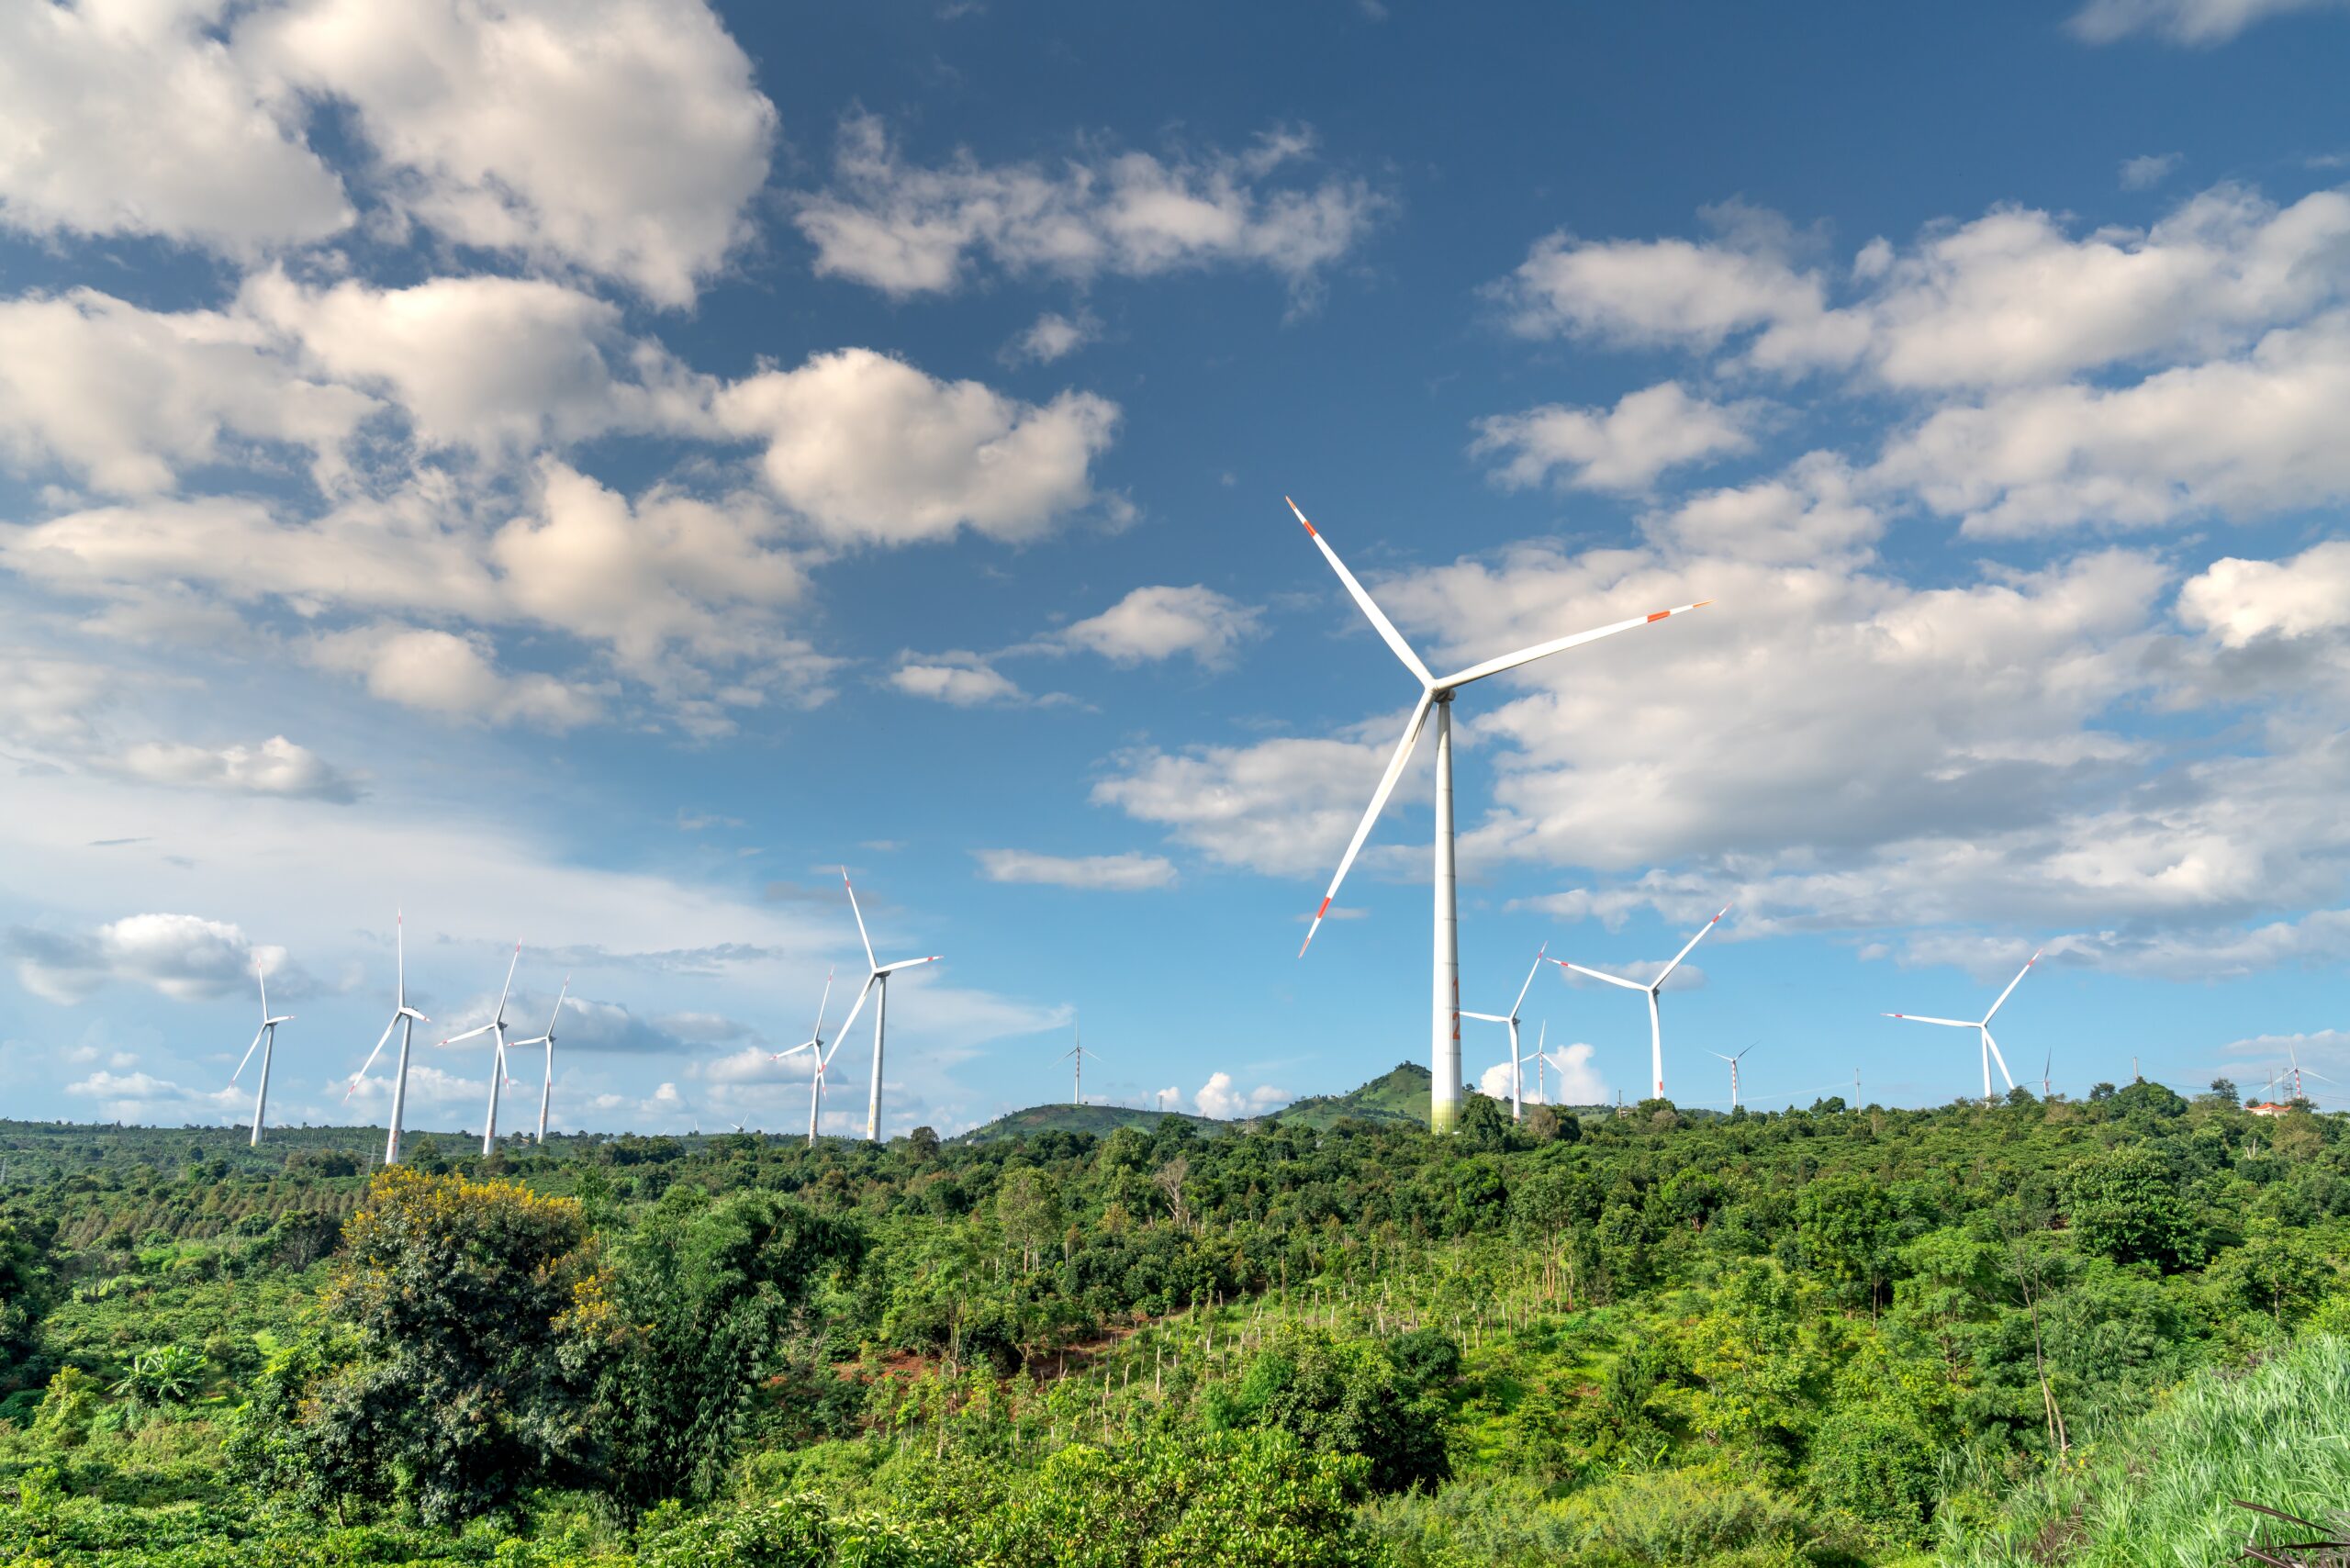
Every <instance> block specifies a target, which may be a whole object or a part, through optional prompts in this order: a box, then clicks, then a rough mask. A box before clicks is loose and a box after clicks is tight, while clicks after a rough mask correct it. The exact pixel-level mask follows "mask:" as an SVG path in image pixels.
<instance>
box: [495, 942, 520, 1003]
mask: <svg viewBox="0 0 2350 1568" xmlns="http://www.w3.org/2000/svg"><path fill="white" fill-rule="evenodd" d="M521 961H522V944H520V942H517V943H515V944H514V956H513V957H512V958H509V959H507V960H506V989H505V990H503V991H499V992H498V1013H497V1016H498V1017H500V1018H503V1017H505V1016H506V999H507V998H508V997H509V996H511V995H512V994H513V993H514V966H515V965H517V964H519V963H520V962H521Z"/></svg>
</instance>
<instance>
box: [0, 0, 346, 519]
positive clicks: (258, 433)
mask: <svg viewBox="0 0 2350 1568" xmlns="http://www.w3.org/2000/svg"><path fill="white" fill-rule="evenodd" d="M48 9H50V10H52V11H55V12H57V13H58V14H59V15H62V16H70V15H72V14H73V13H72V12H70V11H68V10H67V9H66V8H65V7H63V6H50V7H48ZM0 69H5V68H0ZM375 407H376V403H375V398H371V397H369V396H368V395H367V394H365V393H364V392H361V391H359V390H356V389H354V388H353V387H349V386H336V385H333V384H332V383H331V382H328V381H319V380H314V379H310V378H308V377H307V376H305V375H302V374H301V373H300V372H298V371H297V369H296V368H295V367H294V365H293V364H290V363H289V361H288V359H287V358H286V356H285V354H284V353H281V352H280V350H279V347H278V345H277V344H276V343H275V342H274V341H273V335H272V334H271V333H270V332H269V331H268V330H266V329H265V328H263V326H262V325H261V324H260V323H258V322H255V321H253V320H252V319H250V318H247V317H243V316H240V315H234V314H224V313H222V312H218V311H212V310H189V311H182V312H177V313H172V312H158V311H151V310H142V309H140V308H138V307H137V306H134V305H129V304H126V303H125V302H124V301H122V300H119V299H117V298H114V297H112V296H110V295H106V294H101V293H99V292H98V291H97V290H95V289H90V288H77V289H73V290H71V291H70V292H68V293H66V294H64V295H62V296H60V297H46V296H41V295H26V296H22V297H18V298H16V299H11V300H6V301H0V454H6V456H7V458H8V459H9V461H10V462H11V463H12V464H14V465H16V466H17V467H18V468H19V469H24V470H38V469H39V468H41V467H43V466H48V465H55V466H56V467H59V468H61V469H62V470H64V471H65V472H67V473H68V474H71V475H73V476H74V477H76V478H78V479H80V480H82V481H84V482H85V483H87V484H89V485H92V486H94V487H96V488H98V489H102V490H109V491H113V492H115V493H117V494H125V495H145V494H151V493H153V492H156V491H161V490H168V489H170V488H172V487H173V486H174V485H175V484H176V483H177V480H178V476H179V475H180V473H181V472H182V471H183V470H185V469H186V468H188V467H190V466H192V465H199V464H209V463H215V462H222V461H228V460H231V459H233V458H236V457H238V456H241V455H242V454H241V450H240V449H241V448H242V447H252V446H259V447H264V448H265V447H267V446H269V445H273V444H282V445H286V446H293V447H300V448H306V449H308V451H309V452H310V453H311V454H312V456H313V459H314V461H315V464H316V465H317V470H318V471H319V473H320V475H321V476H327V475H331V474H333V473H335V472H337V471H339V470H340V468H341V460H340V455H339V453H340V448H341V445H342V443H343V442H346V441H347V440H348V439H349V438H350V437H351V435H352V433H353V431H354V430H355V429H356V428H357V427H358V425H359V423H360V421H361V420H364V419H365V418H366V417H367V415H368V414H369V413H370V412H371V411H372V410H374V409H375Z"/></svg>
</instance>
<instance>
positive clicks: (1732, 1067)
mask: <svg viewBox="0 0 2350 1568" xmlns="http://www.w3.org/2000/svg"><path fill="white" fill-rule="evenodd" d="M1753 1048H1754V1047H1752V1046H1749V1047H1746V1051H1751V1050H1752V1049H1753ZM1746 1051H1740V1052H1739V1053H1738V1056H1734V1057H1726V1056H1723V1055H1722V1053H1721V1052H1719V1051H1715V1050H1709V1051H1707V1053H1706V1054H1707V1056H1709V1057H1713V1058H1718V1059H1719V1060H1721V1061H1726V1062H1728V1063H1729V1108H1730V1109H1731V1110H1733V1111H1735V1110H1737V1109H1738V1063H1739V1058H1740V1057H1743V1056H1744V1055H1746ZM1859 1093H1860V1091H1859V1090H1858V1089H1855V1090H1854V1091H1853V1094H1854V1095H1855V1096H1858V1094H1859ZM1853 1103H1855V1104H1858V1103H1859V1101H1858V1099H1857V1098H1855V1100H1854V1102H1853Z"/></svg>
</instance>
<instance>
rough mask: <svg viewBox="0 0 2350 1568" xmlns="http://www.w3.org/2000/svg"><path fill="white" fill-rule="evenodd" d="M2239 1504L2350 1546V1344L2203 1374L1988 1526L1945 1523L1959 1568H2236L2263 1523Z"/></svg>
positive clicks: (2321, 1344)
mask: <svg viewBox="0 0 2350 1568" xmlns="http://www.w3.org/2000/svg"><path fill="white" fill-rule="evenodd" d="M2239 1497H2241V1498H2243V1499H2244V1500H2245V1501H2247V1502H2253V1503H2263V1504H2266V1505H2267V1506H2269V1507H2272V1508H2281V1509H2283V1510H2284V1511H2285V1512H2287V1513H2289V1514H2298V1515H2300V1516H2301V1517H2302V1518H2307V1519H2313V1520H2316V1521H2318V1522H2319V1523H2321V1524H2323V1525H2324V1526H2326V1527H2327V1528H2328V1529H2331V1530H2333V1531H2336V1532H2350V1338H2340V1337H2337V1336H2332V1335H2320V1336H2315V1337H2312V1338H2307V1339H2304V1340H2303V1341H2301V1342H2300V1344H2298V1345H2295V1346H2293V1347H2292V1348H2290V1349H2289V1350H2283V1351H2280V1352H2278V1353H2277V1354H2276V1355H2275V1356H2273V1357H2271V1358H2270V1359H2268V1360H2267V1361H2263V1362H2261V1363H2260V1364H2259V1365H2257V1366H2255V1367H2253V1368H2252V1369H2250V1370H2249V1371H2239V1372H2201V1373H2199V1374H2197V1375H2196V1376H2195V1377H2193V1378H2190V1379H2189V1380H2188V1382H2186V1383H2183V1384H2181V1385H2180V1386H2179V1388H2178V1390H2177V1392H2176V1393H2175V1394H2172V1395H2171V1396H2170V1397H2169V1398H2168V1399H2166V1400H2165V1402H2164V1403H2163V1404H2161V1405H2159V1406H2156V1407H2155V1408H2154V1410H2153V1411H2151V1412H2149V1413H2148V1414H2147V1415H2146V1416H2145V1417H2143V1418H2142V1419H2141V1420H2139V1421H2137V1422H2136V1423H2134V1424H2133V1425H2132V1426H2130V1427H2128V1428H2124V1429H2123V1430H2121V1431H2120V1432H2117V1433H2115V1434H2114V1435H2113V1436H2111V1437H2110V1438H2109V1439H2106V1440H2105V1441H2103V1442H2101V1443H2099V1444H2098V1447H2097V1448H2096V1450H2094V1451H2092V1452H2091V1453H2089V1454H2088V1455H2087V1456H2086V1457H2085V1458H2083V1459H2081V1460H2079V1461H2077V1462H2076V1463H2075V1464H2073V1465H2072V1466H2070V1467H2068V1468H2067V1469H2065V1471H2064V1472H2062V1473H2059V1474H2056V1475H2054V1476H2052V1477H2050V1478H2048V1479H2046V1480H2043V1481H2041V1482H2038V1483H2036V1484H2033V1485H2031V1487H2030V1488H2028V1489H2027V1490H2025V1491H2023V1492H2021V1493H2020V1494H2018V1495H2016V1496H2015V1497H2014V1498H2012V1499H2011V1500H2010V1501H2009V1505H2008V1506H2007V1507H2006V1508H2005V1509H2004V1510H2002V1511H2001V1513H2000V1514H1999V1515H1998V1516H1997V1518H1996V1519H1994V1520H1993V1521H1991V1522H1990V1523H1989V1524H1987V1525H1984V1526H1980V1527H1977V1528H1975V1529H1971V1530H1970V1529H1968V1528H1967V1527H1965V1526H1964V1525H1962V1524H1958V1523H1956V1522H1955V1521H1956V1519H1957V1512H1956V1510H1952V1511H1951V1512H1950V1513H1948V1514H1946V1515H1945V1518H1949V1519H1951V1520H1952V1521H1953V1522H1952V1524H1951V1525H1950V1526H1949V1527H1948V1529H1947V1530H1946V1533H1945V1536H1944V1539H1943V1541H1942V1556H1943V1560H1944V1561H1945V1562H1950V1563H1953V1564H1955V1565H1958V1568H1994V1565H2006V1564H2025V1563H2031V1564H2040V1563H2065V1564H2079V1565H2081V1568H2109V1565H2110V1568H2123V1565H2127V1568H2145V1565H2162V1568H2172V1565H2176V1568H2208V1565H2210V1564H2213V1563H2219V1562H2231V1561H2234V1560H2236V1559H2237V1553H2238V1551H2239V1550H2240V1549H2241V1548H2242V1546H2243V1545H2244V1541H2245V1540H2246V1539H2247V1537H2248V1535H2249V1534H2250V1532H2251V1530H2252V1529H2253V1527H2254V1526H2255V1523H2256V1522H2258V1521H2259V1519H2260V1516H2258V1515H2255V1514H2250V1513H2247V1512H2245V1511H2244V1509H2242V1508H2239V1507H2236V1506H2233V1503H2232V1501H2231V1499H2233V1498H2239ZM2267 1533H2268V1532H2266V1530H2264V1534H2267ZM2337 1538H2338V1537H2337ZM2268 1539H2278V1538H2277V1537H2276V1536H2274V1535H2273V1534H2270V1535H2268Z"/></svg>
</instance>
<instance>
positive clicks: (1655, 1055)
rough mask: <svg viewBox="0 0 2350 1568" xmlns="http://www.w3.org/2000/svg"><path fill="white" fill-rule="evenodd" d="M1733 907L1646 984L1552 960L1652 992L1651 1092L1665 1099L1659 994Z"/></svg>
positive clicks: (1610, 981) (1701, 930)
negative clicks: (1692, 950)
mask: <svg viewBox="0 0 2350 1568" xmlns="http://www.w3.org/2000/svg"><path fill="white" fill-rule="evenodd" d="M1729 910H1730V906H1729V905H1728V904H1724V905H1722V907H1721V913H1719V914H1717V915H1715V916H1714V918H1713V919H1711V920H1709V921H1707V922H1706V924H1704V925H1703V926H1701V927H1699V928H1698V931H1697V935H1695V936H1692V937H1691V938H1689V940H1688V943H1687V944H1686V945H1685V946H1683V947H1682V949H1681V951H1679V952H1678V953H1675V954H1673V962H1671V963H1669V964H1667V965H1665V966H1664V970H1663V972H1662V974H1660V975H1658V976H1657V977H1656V979H1654V980H1651V981H1649V982H1648V984H1646V985H1642V984H1641V983H1640V982H1639V980H1626V979H1625V978H1624V977H1623V976H1621V975H1609V974H1602V973H1601V972H1600V971H1599V970H1597V969H1585V968H1583V966H1582V965H1581V964H1571V963H1569V962H1567V961H1566V960H1565V959H1564V958H1553V959H1551V960H1550V961H1551V962H1552V963H1554V964H1556V965H1558V966H1559V967H1560V968H1561V969H1572V970H1574V972H1575V973H1577V974H1579V975H1589V976H1590V977H1591V978H1592V979H1593V980H1606V982H1607V983H1608V984H1609V985H1620V986H1622V987H1623V988H1624V989H1625V990H1626V991H1646V992H1648V997H1649V1078H1650V1080H1651V1082H1652V1084H1653V1085H1654V1087H1653V1088H1651V1090H1650V1092H1651V1093H1652V1094H1654V1095H1655V1096H1656V1097H1657V1098H1658V1099H1660V1100H1662V1099H1663V1098H1664V1025H1663V1023H1662V1020H1661V1018H1660V1017H1659V1015H1658V1011H1657V1002H1656V998H1657V993H1658V992H1659V991H1662V990H1663V989H1664V982H1665V981H1666V980H1670V979H1672V978H1673V970H1675V969H1679V968H1680V967H1681V960H1682V959H1684V958H1687V957H1688V956H1689V949H1690V948H1692V947H1695V946H1696V945H1697V944H1698V943H1700V942H1703V941H1704V940H1705V939H1706V933H1707V932H1708V931H1711V930H1712V929H1713V928H1714V927H1715V926H1717V925H1719V924H1721V923H1722V915H1724V914H1728V913H1729Z"/></svg>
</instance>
